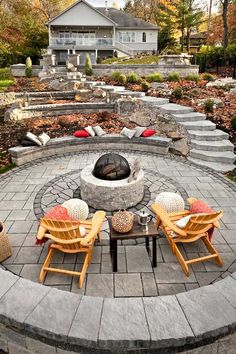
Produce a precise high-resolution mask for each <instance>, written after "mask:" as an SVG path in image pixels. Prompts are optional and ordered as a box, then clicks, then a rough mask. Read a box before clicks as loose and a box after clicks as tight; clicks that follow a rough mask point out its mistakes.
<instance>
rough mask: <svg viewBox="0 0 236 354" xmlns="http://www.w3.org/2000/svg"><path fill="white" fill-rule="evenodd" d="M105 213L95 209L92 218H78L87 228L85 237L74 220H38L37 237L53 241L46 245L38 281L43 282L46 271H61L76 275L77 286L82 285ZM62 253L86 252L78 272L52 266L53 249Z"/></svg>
mask: <svg viewBox="0 0 236 354" xmlns="http://www.w3.org/2000/svg"><path fill="white" fill-rule="evenodd" d="M105 216H106V213H105V212H104V211H102V210H99V211H97V212H96V213H95V214H94V216H93V218H92V220H91V221H88V220H84V221H83V220H82V221H81V220H80V225H81V226H83V227H84V228H86V229H87V230H88V233H87V235H86V236H85V237H81V235H80V231H79V225H78V222H76V221H56V220H51V219H46V218H42V219H41V220H40V227H39V230H38V233H37V238H38V239H39V240H42V238H44V237H47V238H49V239H50V240H52V241H53V242H52V243H51V244H50V245H49V247H48V254H47V257H46V260H45V262H44V264H43V267H42V270H41V272H40V276H39V281H40V283H43V282H44V279H45V276H46V274H47V272H55V273H63V274H69V275H78V276H79V277H80V279H79V285H78V286H79V288H81V287H82V286H83V282H84V278H85V275H86V271H87V268H88V266H89V264H90V262H91V256H92V250H93V245H94V242H95V239H96V237H98V239H99V240H100V230H101V226H102V223H103V221H104V219H105ZM56 250H58V251H61V252H64V253H71V254H73V253H81V252H84V253H86V256H85V260H84V263H83V266H82V270H81V271H80V272H77V271H70V270H66V269H61V268H52V267H50V263H51V262H52V258H53V255H54V253H55V251H56Z"/></svg>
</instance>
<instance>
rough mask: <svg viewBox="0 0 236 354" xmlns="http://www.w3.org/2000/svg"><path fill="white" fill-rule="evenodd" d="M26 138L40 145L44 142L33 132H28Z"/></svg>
mask: <svg viewBox="0 0 236 354" xmlns="http://www.w3.org/2000/svg"><path fill="white" fill-rule="evenodd" d="M26 138H27V139H28V140H30V141H33V142H34V143H36V144H37V145H39V146H41V145H42V143H41V141H40V140H39V138H38V137H37V136H36V135H34V134H33V133H30V132H28V133H26Z"/></svg>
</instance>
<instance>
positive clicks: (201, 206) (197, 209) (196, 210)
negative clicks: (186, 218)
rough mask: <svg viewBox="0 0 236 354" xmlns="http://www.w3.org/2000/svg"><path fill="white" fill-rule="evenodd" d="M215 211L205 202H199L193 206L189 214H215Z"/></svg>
mask: <svg viewBox="0 0 236 354" xmlns="http://www.w3.org/2000/svg"><path fill="white" fill-rule="evenodd" d="M214 212H215V211H214V209H212V208H211V207H209V205H207V204H206V203H205V202H204V201H203V200H197V201H196V202H194V203H193V204H191V206H190V209H189V213H190V214H202V213H209V214H212V213H214Z"/></svg>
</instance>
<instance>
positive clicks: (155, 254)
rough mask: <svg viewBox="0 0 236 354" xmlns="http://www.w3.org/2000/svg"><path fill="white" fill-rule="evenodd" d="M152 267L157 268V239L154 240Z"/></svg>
mask: <svg viewBox="0 0 236 354" xmlns="http://www.w3.org/2000/svg"><path fill="white" fill-rule="evenodd" d="M152 266H153V268H156V266H157V238H156V237H153V238H152Z"/></svg>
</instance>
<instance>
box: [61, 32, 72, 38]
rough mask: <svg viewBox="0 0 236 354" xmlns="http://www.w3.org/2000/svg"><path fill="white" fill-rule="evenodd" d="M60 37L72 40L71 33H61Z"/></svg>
mask: <svg viewBox="0 0 236 354" xmlns="http://www.w3.org/2000/svg"><path fill="white" fill-rule="evenodd" d="M59 37H60V38H70V32H69V31H63V32H59Z"/></svg>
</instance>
